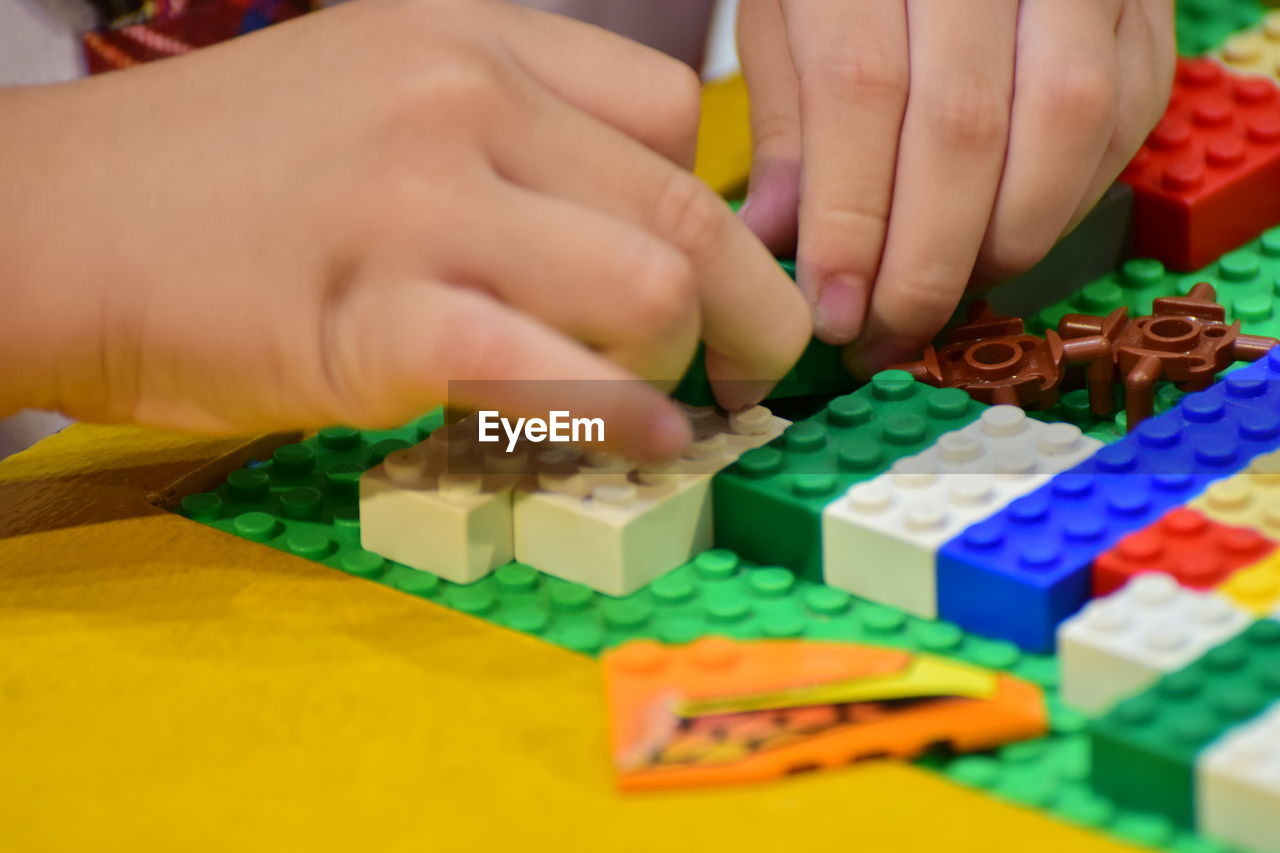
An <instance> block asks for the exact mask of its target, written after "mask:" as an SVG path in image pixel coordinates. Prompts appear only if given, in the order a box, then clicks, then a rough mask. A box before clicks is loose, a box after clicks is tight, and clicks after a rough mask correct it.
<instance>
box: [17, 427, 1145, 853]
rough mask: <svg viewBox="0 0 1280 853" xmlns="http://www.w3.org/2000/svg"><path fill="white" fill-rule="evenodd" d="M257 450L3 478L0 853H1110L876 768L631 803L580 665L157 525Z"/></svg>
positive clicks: (933, 782) (95, 444) (133, 449)
mask: <svg viewBox="0 0 1280 853" xmlns="http://www.w3.org/2000/svg"><path fill="white" fill-rule="evenodd" d="M269 446H270V445H269V444H266V443H261V442H260V443H258V444H257V445H255V444H254V443H253V442H251V441H233V440H210V439H199V438H188V437H180V436H172V435H166V434H162V433H155V432H147V431H143V430H138V429H133V428H125V427H93V426H85V425H77V426H73V427H71V428H69V429H68V430H66V431H64V432H63V433H61V434H59V435H57V436H54V437H52V438H49V439H46V440H45V441H43V442H41V443H40V444H38V445H36V446H35V447H34V448H32V449H31V450H28V451H26V452H25V453H22V454H19V455H17V456H15V457H11V458H10V459H8V460H5V461H3V462H0V581H2V582H0V732H3V734H0V778H3V779H4V780H5V781H4V783H3V791H4V796H3V797H2V798H0V827H3V830H2V831H3V841H0V849H3V850H13V851H34V850H90V849H92V850H171V849H183V850H210V851H226V850H231V849H235V850H242V849H255V850H256V849H261V850H276V851H278V850H287V849H295V848H301V847H303V846H305V847H306V849H308V850H352V849H368V850H466V849H477V850H486V851H487V850H525V849H533V850H543V849H551V848H552V847H555V848H557V849H560V850H573V851H576V850H601V851H631V850H634V851H646V853H665V851H684V850H689V851H694V850H701V851H722V850H729V851H737V850H740V851H751V850H769V849H773V850H782V849H787V850H798V851H817V850H830V849H836V848H835V845H841V846H844V845H851V846H854V848H855V849H861V850H870V851H934V850H947V851H999V850H1025V849H1032V848H1033V849H1035V850H1036V851H1038V853H1052V851H1105V850H1119V849H1122V848H1121V847H1119V846H1117V845H1114V844H1112V843H1110V842H1108V841H1106V840H1104V839H1102V838H1101V837H1098V836H1095V835H1093V834H1090V833H1087V832H1085V831H1083V830H1079V829H1076V828H1073V827H1071V826H1068V825H1066V824H1063V823H1059V822H1057V821H1055V820H1052V819H1050V818H1047V817H1044V816H1041V815H1039V814H1037V813H1035V812H1032V811H1029V810H1025V809H1022V808H1019V807H1015V806H1011V805H1006V804H1002V803H999V802H996V801H995V800H993V799H990V798H988V797H986V796H984V795H982V794H980V793H976V792H971V791H967V790H964V789H962V788H959V787H957V786H954V785H952V784H951V783H949V782H947V781H946V780H944V779H942V778H941V777H938V776H935V775H934V774H932V773H930V772H929V771H926V770H922V769H918V768H915V767H912V766H909V765H901V764H895V763H888V762H885V763H872V764H864V765H861V766H857V767H851V768H850V769H848V770H845V771H838V772H830V773H824V774H816V775H812V776H807V777H798V778H795V779H791V780H786V781H784V782H779V783H774V784H768V785H761V786H754V787H744V788H731V789H720V790H708V791H695V792H687V791H686V792H674V793H664V794H656V795H652V794H650V795H627V796H623V795H620V794H618V793H616V792H615V791H614V789H613V786H612V779H611V775H610V767H609V763H608V759H607V748H606V743H605V718H604V709H603V705H602V699H601V684H600V677H599V670H598V668H597V664H596V663H595V661H593V660H592V659H590V658H587V657H582V656H579V655H576V654H573V653H570V652H567V651H563V650H561V649H558V648H554V647H552V646H550V645H548V644H545V643H542V642H540V641H538V640H535V639H531V638H528V637H525V636H522V635H520V634H516V633H514V632H511V631H508V630H505V629H502V628H498V627H495V626H493V625H490V624H487V623H485V622H482V621H480V620H478V619H473V618H471V617H468V616H464V615H462V614H459V613H456V612H453V611H450V610H447V609H444V608H442V607H440V606H437V605H434V604H431V603H429V602H424V601H422V600H420V599H416V598H413V597H411V596H408V595H404V594H402V593H399V592H396V591H394V590H391V589H388V588H386V587H383V586H381V585H379V584H375V583H371V582H368V581H363V580H359V579H357V578H353V577H348V576H346V575H344V574H342V573H341V572H338V571H335V570H332V569H328V568H325V567H323V566H320V565H318V564H314V563H310V562H308V561H306V560H303V559H300V558H297V557H293V556H290V555H287V554H284V553H281V552H277V551H274V550H271V549H269V548H266V547H265V546H261V545H256V544H254V543H251V542H247V541H243V540H239V539H236V538H235V537H232V536H230V535H228V534H225V533H221V532H219V531H217V530H214V529H212V528H208V527H204V526H202V525H199V524H196V523H195V522H192V521H188V520H187V519H185V518H182V517H180V516H178V515H174V514H172V513H169V512H166V511H165V510H163V509H161V508H159V507H158V506H156V505H155V504H156V503H158V502H163V501H165V500H169V499H171V498H172V496H173V495H175V494H184V493H187V492H191V491H198V490H201V489H204V488H208V487H209V486H210V485H211V484H212V483H213V482H216V481H217V480H219V479H220V478H221V477H222V476H224V475H225V473H226V471H228V470H230V469H232V468H234V467H237V466H238V465H239V464H241V463H242V461H243V459H244V458H246V457H247V456H248V455H255V447H256V453H257V454H262V455H265V454H266V453H269V449H264V448H266V447H269ZM463 845H467V846H466V847H464V846H463Z"/></svg>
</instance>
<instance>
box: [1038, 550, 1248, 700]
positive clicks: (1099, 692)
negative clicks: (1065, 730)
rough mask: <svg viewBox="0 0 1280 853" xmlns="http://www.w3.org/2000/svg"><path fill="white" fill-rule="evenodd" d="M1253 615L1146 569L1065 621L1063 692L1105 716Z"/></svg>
mask: <svg viewBox="0 0 1280 853" xmlns="http://www.w3.org/2000/svg"><path fill="white" fill-rule="evenodd" d="M1250 621H1252V620H1251V618H1250V616H1249V615H1248V614H1247V613H1245V612H1244V611H1243V610H1242V609H1240V608H1239V607H1237V606H1235V605H1234V604H1233V603H1232V602H1231V601H1230V600H1228V599H1227V598H1225V597H1223V596H1221V595H1218V594H1216V593H1208V592H1199V591H1197V590H1193V589H1188V588H1186V587H1184V586H1181V585H1179V584H1178V582H1177V581H1175V580H1174V579H1173V578H1171V577H1169V576H1168V575H1166V574H1162V573H1152V574H1143V575H1139V576H1138V577H1136V578H1134V579H1133V580H1131V581H1130V582H1129V583H1127V584H1125V585H1124V586H1123V587H1121V588H1120V589H1118V590H1116V591H1115V592H1113V593H1112V594H1111V595H1109V596H1106V597H1105V598H1098V599H1095V600H1094V601H1092V602H1090V603H1089V605H1088V606H1086V607H1085V608H1084V609H1083V610H1081V611H1080V612H1079V613H1077V614H1076V615H1075V616H1073V617H1071V618H1070V619H1068V620H1067V621H1065V622H1063V623H1062V625H1060V626H1059V627H1058V659H1059V661H1060V663H1061V667H1062V698H1063V701H1065V702H1067V704H1069V705H1072V706H1074V707H1076V708H1079V709H1080V710H1082V711H1088V712H1090V713H1094V714H1101V713H1103V712H1105V711H1106V710H1107V709H1109V708H1110V707H1111V706H1112V705H1114V704H1115V703H1116V702H1117V701H1119V700H1120V699H1122V698H1124V697H1125V696H1127V695H1129V694H1132V693H1136V692H1138V691H1141V690H1144V689H1146V688H1147V687H1148V686H1150V685H1151V684H1152V683H1153V682H1154V681H1155V680H1156V679H1157V678H1159V677H1160V676H1161V675H1162V674H1164V673H1167V672H1173V671H1174V670H1177V669H1181V668H1182V667H1184V666H1187V665H1188V664H1190V663H1192V662H1193V661H1195V660H1196V659H1198V658H1199V657H1200V656H1201V655H1203V654H1204V653H1205V652H1207V651H1209V649H1211V648H1213V647H1214V646H1217V645H1220V644H1221V643H1224V642H1226V641H1227V640H1228V639H1230V638H1231V637H1233V636H1235V635H1236V634H1238V633H1239V632H1240V631H1242V630H1244V628H1245V627H1246V626H1247V625H1248V624H1249V622H1250Z"/></svg>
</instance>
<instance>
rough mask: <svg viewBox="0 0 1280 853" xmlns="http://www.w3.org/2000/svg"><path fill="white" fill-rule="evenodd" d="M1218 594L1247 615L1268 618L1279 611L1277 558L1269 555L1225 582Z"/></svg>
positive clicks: (1279, 564)
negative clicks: (1246, 612)
mask: <svg viewBox="0 0 1280 853" xmlns="http://www.w3.org/2000/svg"><path fill="white" fill-rule="evenodd" d="M1218 592H1220V593H1221V594H1222V595H1225V596H1226V597H1227V598H1229V599H1231V600H1232V601H1234V602H1235V603H1236V605H1237V606H1239V607H1241V608H1243V609H1244V610H1246V611H1248V612H1249V613H1253V614H1254V615H1257V616H1267V615H1269V614H1271V613H1272V612H1274V611H1275V610H1276V608H1277V607H1280V556H1277V555H1276V554H1275V553H1272V554H1271V556H1269V557H1267V558H1266V559H1264V560H1260V561H1259V562H1257V563H1254V564H1253V565H1252V566H1247V567H1245V568H1243V569H1241V570H1240V571H1238V572H1236V573H1235V574H1234V575H1232V576H1231V577H1229V578H1227V580H1226V581H1224V582H1223V584H1222V585H1221V586H1219V587H1218Z"/></svg>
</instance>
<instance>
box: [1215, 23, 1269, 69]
mask: <svg viewBox="0 0 1280 853" xmlns="http://www.w3.org/2000/svg"><path fill="white" fill-rule="evenodd" d="M1216 55H1217V57H1218V59H1220V60H1222V63H1223V64H1224V65H1226V66H1227V67H1228V68H1231V69H1232V70H1234V71H1242V72H1244V73H1246V74H1265V75H1267V76H1268V77H1271V78H1272V79H1274V80H1280V11H1274V12H1268V13H1267V14H1266V15H1265V16H1264V17H1263V19H1262V23H1261V24H1260V25H1259V26H1258V27H1257V28H1256V29H1252V30H1248V31H1246V32H1243V33H1240V34H1239V35H1235V36H1232V37H1231V38H1229V39H1227V41H1226V43H1225V44H1223V46H1222V48H1221V49H1220V50H1219V51H1218V52H1217V54H1216Z"/></svg>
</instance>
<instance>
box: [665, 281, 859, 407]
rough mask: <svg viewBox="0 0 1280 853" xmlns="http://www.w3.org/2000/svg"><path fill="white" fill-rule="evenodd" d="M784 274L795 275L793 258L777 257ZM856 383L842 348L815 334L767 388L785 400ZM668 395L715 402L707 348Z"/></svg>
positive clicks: (700, 350) (693, 402) (838, 390)
mask: <svg viewBox="0 0 1280 853" xmlns="http://www.w3.org/2000/svg"><path fill="white" fill-rule="evenodd" d="M778 263H779V264H781V265H782V268H783V269H784V270H786V271H787V275H789V276H791V278H792V279H794V278H795V277H796V262H795V261H779V262H778ZM857 387H858V381H857V380H856V379H854V378H853V374H851V373H850V372H849V369H848V368H846V367H845V366H844V361H843V359H842V357H841V348H840V347H838V346H833V345H831V344H824V343H823V342H822V341H820V340H818V339H817V338H814V339H813V340H811V341H809V345H808V346H807V347H805V350H804V352H803V353H801V354H800V358H799V360H798V361H796V363H795V365H794V366H793V367H792V368H791V370H790V371H788V373H787V375H786V376H784V377H782V379H780V380H779V381H778V384H777V385H776V386H774V389H773V390H772V391H770V392H769V396H768V397H767V398H766V399H768V400H785V399H790V398H792V397H805V396H809V395H813V394H824V395H826V396H829V397H830V396H834V395H836V394H847V393H848V392H850V391H852V390H853V389H854V388H857ZM671 396H672V397H674V398H675V399H677V400H679V401H681V402H682V403H688V404H689V405H690V406H710V405H713V404H714V403H715V401H716V400H715V395H713V394H712V393H711V382H710V381H709V380H708V379H707V361H706V351H705V349H704V348H703V347H702V346H699V347H698V353H697V355H695V356H694V357H693V361H692V362H691V363H690V365H689V369H688V370H686V371H685V374H684V378H682V379H681V380H680V384H679V385H677V386H676V389H675V390H674V391H672V392H671Z"/></svg>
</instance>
